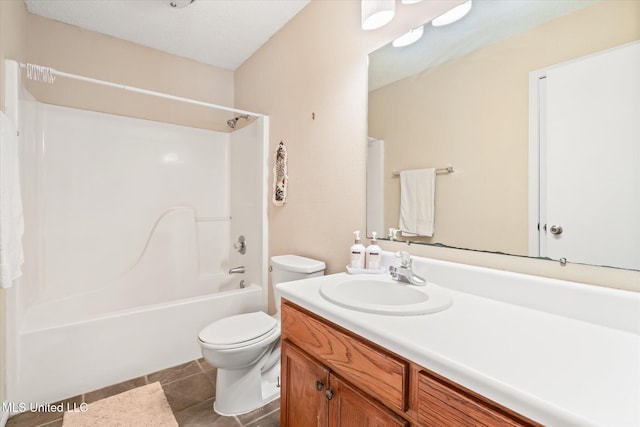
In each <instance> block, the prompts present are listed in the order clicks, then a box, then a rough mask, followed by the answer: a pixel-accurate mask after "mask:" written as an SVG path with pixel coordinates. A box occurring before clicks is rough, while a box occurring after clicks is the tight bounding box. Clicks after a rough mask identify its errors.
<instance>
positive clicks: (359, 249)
mask: <svg viewBox="0 0 640 427" xmlns="http://www.w3.org/2000/svg"><path fill="white" fill-rule="evenodd" d="M353 234H355V235H356V241H355V243H354V244H353V245H352V246H351V265H350V267H351V268H353V269H360V270H362V269H364V265H365V264H364V263H365V259H364V257H365V255H364V254H365V249H364V245H363V244H362V241H361V240H360V231H359V230H358V231H354V232H353Z"/></svg>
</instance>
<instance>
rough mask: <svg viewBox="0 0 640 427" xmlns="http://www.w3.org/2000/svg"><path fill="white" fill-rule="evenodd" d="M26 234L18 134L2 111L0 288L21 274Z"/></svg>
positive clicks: (0, 122) (0, 115) (0, 133)
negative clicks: (21, 192)
mask: <svg viewBox="0 0 640 427" xmlns="http://www.w3.org/2000/svg"><path fill="white" fill-rule="evenodd" d="M23 233H24V218H23V215H22V197H21V195H20V168H19V155H18V133H17V129H16V126H15V125H14V124H13V123H12V122H11V120H10V119H9V117H7V116H6V115H5V114H4V112H2V111H0V288H6V287H8V286H11V284H12V283H13V281H14V280H15V279H17V278H18V277H20V276H21V275H22V263H23V262H24V255H23V251H22V234H23Z"/></svg>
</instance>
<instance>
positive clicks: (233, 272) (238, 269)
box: [229, 265, 244, 274]
mask: <svg viewBox="0 0 640 427" xmlns="http://www.w3.org/2000/svg"><path fill="white" fill-rule="evenodd" d="M236 273H240V274H242V273H244V265H241V266H240V267H234V268H232V269H231V270H229V274H236Z"/></svg>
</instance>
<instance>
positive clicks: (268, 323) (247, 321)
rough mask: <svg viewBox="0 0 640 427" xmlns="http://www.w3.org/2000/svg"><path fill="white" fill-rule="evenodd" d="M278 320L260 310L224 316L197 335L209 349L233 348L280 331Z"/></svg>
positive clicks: (255, 341) (246, 344)
mask: <svg viewBox="0 0 640 427" xmlns="http://www.w3.org/2000/svg"><path fill="white" fill-rule="evenodd" d="M277 326H278V321H277V320H276V319H274V318H273V317H271V316H269V315H268V314H266V313H264V312H262V311H256V312H253V313H243V314H237V315H234V316H229V317H225V318H223V319H220V320H217V321H215V322H213V323H211V324H209V325H208V326H206V327H205V328H204V329H203V330H202V331H201V332H200V334H199V335H198V339H199V340H200V342H201V343H202V344H203V345H205V346H207V347H208V348H210V349H214V350H215V349H221V350H225V349H234V348H239V347H246V346H249V345H251V344H255V343H257V342H260V341H264V340H266V339H268V338H269V337H271V336H273V335H274V334H279V333H280V328H278V327H277Z"/></svg>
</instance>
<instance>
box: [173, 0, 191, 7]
mask: <svg viewBox="0 0 640 427" xmlns="http://www.w3.org/2000/svg"><path fill="white" fill-rule="evenodd" d="M194 1H196V0H171V1H170V2H169V6H171V7H174V8H176V9H182V8H184V7H187V6H189V5H190V4H191V3H193V2H194Z"/></svg>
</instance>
